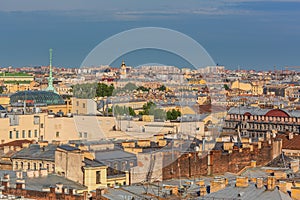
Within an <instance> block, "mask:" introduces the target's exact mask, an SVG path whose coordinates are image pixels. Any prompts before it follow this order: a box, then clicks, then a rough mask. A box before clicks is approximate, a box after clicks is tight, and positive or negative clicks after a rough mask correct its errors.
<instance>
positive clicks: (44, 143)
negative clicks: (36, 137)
mask: <svg viewBox="0 0 300 200" xmlns="http://www.w3.org/2000/svg"><path fill="white" fill-rule="evenodd" d="M38 144H39V145H40V148H43V147H46V146H48V141H40V142H38Z"/></svg>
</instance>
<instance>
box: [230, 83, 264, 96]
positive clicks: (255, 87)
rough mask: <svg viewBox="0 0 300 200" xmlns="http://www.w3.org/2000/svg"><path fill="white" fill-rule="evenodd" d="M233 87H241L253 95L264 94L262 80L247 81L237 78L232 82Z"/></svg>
mask: <svg viewBox="0 0 300 200" xmlns="http://www.w3.org/2000/svg"><path fill="white" fill-rule="evenodd" d="M231 89H240V90H242V91H244V92H245V93H251V94H253V95H261V94H263V83H262V82H252V83H245V82H241V81H239V80H236V81H234V82H233V83H232V84H231Z"/></svg>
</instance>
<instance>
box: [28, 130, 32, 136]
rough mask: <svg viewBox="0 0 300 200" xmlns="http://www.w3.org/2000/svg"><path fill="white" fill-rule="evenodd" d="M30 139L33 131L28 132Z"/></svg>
mask: <svg viewBox="0 0 300 200" xmlns="http://www.w3.org/2000/svg"><path fill="white" fill-rule="evenodd" d="M28 137H29V138H31V130H28Z"/></svg>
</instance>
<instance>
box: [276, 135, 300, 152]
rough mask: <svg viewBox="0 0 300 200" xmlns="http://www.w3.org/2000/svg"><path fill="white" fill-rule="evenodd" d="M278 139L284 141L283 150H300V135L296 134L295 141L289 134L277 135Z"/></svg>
mask: <svg viewBox="0 0 300 200" xmlns="http://www.w3.org/2000/svg"><path fill="white" fill-rule="evenodd" d="M276 137H277V138H280V139H282V149H292V150H300V135H298V134H294V135H293V139H289V137H288V135H287V134H277V136H276Z"/></svg>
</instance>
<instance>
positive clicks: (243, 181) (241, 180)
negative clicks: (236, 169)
mask: <svg viewBox="0 0 300 200" xmlns="http://www.w3.org/2000/svg"><path fill="white" fill-rule="evenodd" d="M235 186H236V187H248V177H243V176H239V177H237V178H236V183H235Z"/></svg>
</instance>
